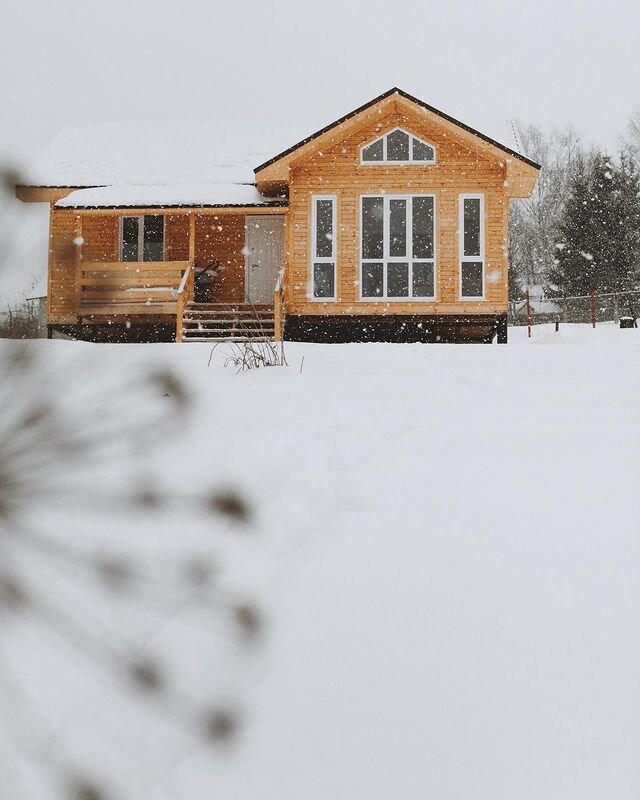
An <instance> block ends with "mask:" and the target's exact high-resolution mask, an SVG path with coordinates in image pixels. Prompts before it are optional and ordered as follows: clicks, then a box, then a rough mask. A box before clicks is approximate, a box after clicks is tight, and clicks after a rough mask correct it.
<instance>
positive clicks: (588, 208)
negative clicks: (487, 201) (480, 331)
mask: <svg viewBox="0 0 640 800" xmlns="http://www.w3.org/2000/svg"><path fill="white" fill-rule="evenodd" d="M516 132H517V136H518V139H519V145H520V148H521V150H522V152H523V153H525V154H526V155H527V156H528V157H529V158H532V159H533V160H534V161H537V162H538V163H539V164H541V165H542V170H541V172H540V178H539V181H538V185H537V187H536V190H535V192H534V194H533V196H532V197H530V198H528V199H524V200H517V201H514V202H512V203H511V209H510V234H509V264H510V283H509V292H510V296H511V297H512V298H518V297H522V296H523V294H524V292H525V290H526V289H530V288H531V287H539V289H542V290H543V291H544V293H545V294H546V295H547V296H550V297H554V296H564V297H570V296H576V295H584V294H588V293H590V292H592V291H595V292H596V293H602V292H622V291H630V290H640V109H638V111H637V112H636V113H635V115H634V116H633V117H632V118H631V120H630V121H629V124H628V126H627V129H626V131H625V133H624V135H623V136H622V137H621V140H620V148H619V150H618V152H617V153H616V154H615V156H611V155H609V153H607V152H606V151H604V150H602V149H600V148H596V147H591V148H587V147H585V146H584V145H583V143H582V141H581V139H580V137H579V136H578V134H577V133H576V132H575V131H574V130H573V129H572V128H566V129H564V130H554V131H551V132H545V131H543V130H541V129H540V128H539V127H536V126H534V125H529V126H526V127H525V126H519V125H518V126H516Z"/></svg>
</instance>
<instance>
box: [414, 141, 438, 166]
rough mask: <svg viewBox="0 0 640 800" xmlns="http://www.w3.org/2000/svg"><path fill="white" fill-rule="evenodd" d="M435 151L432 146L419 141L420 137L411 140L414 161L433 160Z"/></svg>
mask: <svg viewBox="0 0 640 800" xmlns="http://www.w3.org/2000/svg"><path fill="white" fill-rule="evenodd" d="M434 158H435V153H434V152H433V147H429V145H428V144H425V143H424V142H421V141H420V139H414V140H413V160H414V161H433V160H434Z"/></svg>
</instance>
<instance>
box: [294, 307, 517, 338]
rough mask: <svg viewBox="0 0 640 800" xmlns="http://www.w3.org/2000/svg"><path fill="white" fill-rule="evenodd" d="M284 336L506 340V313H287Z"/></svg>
mask: <svg viewBox="0 0 640 800" xmlns="http://www.w3.org/2000/svg"><path fill="white" fill-rule="evenodd" d="M284 338H285V339H286V340H287V341H292V342H327V343H333V344H344V343H346V342H397V343H401V342H425V343H426V342H429V343H430V342H447V343H472V342H475V343H483V344H491V342H493V340H494V339H496V340H497V342H498V343H499V344H506V341H507V315H506V314H500V315H480V314H474V315H465V316H462V315H429V316H426V315H406V316H373V315H367V316H365V315H360V316H324V315H323V316H315V315H314V316H311V315H309V316H289V317H287V319H286V321H285V326H284Z"/></svg>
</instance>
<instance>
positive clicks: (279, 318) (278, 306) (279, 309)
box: [273, 270, 284, 342]
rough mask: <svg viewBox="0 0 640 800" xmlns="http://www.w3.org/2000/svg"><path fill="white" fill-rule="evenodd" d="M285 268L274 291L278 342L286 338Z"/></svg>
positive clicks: (274, 333) (274, 323)
mask: <svg viewBox="0 0 640 800" xmlns="http://www.w3.org/2000/svg"><path fill="white" fill-rule="evenodd" d="M282 283H283V270H280V274H279V275H278V280H277V281H276V288H275V290H274V292H273V335H274V339H275V340H276V342H281V341H282V340H283V338H284V330H283V327H284V320H283V311H284V309H283V306H284V302H283V290H282Z"/></svg>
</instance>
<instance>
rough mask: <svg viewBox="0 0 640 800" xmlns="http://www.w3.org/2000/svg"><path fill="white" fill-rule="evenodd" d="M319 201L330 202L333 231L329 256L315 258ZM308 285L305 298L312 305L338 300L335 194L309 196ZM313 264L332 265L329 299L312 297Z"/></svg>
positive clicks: (336, 209) (336, 202)
mask: <svg viewBox="0 0 640 800" xmlns="http://www.w3.org/2000/svg"><path fill="white" fill-rule="evenodd" d="M319 200H331V203H332V215H331V230H332V231H333V238H332V239H331V255H330V256H318V257H317V258H316V242H317V237H316V234H317V208H318V205H317V203H318V201H319ZM309 254H310V256H311V258H310V260H309V284H308V287H307V297H308V299H309V300H312V301H313V302H314V303H331V302H333V301H335V300H337V299H338V258H337V255H338V196H337V195H335V194H312V195H311V242H310V243H309ZM314 264H333V295H332V296H331V297H316V296H315V295H314V291H313V290H314V278H315V274H314V273H315V269H314Z"/></svg>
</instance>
